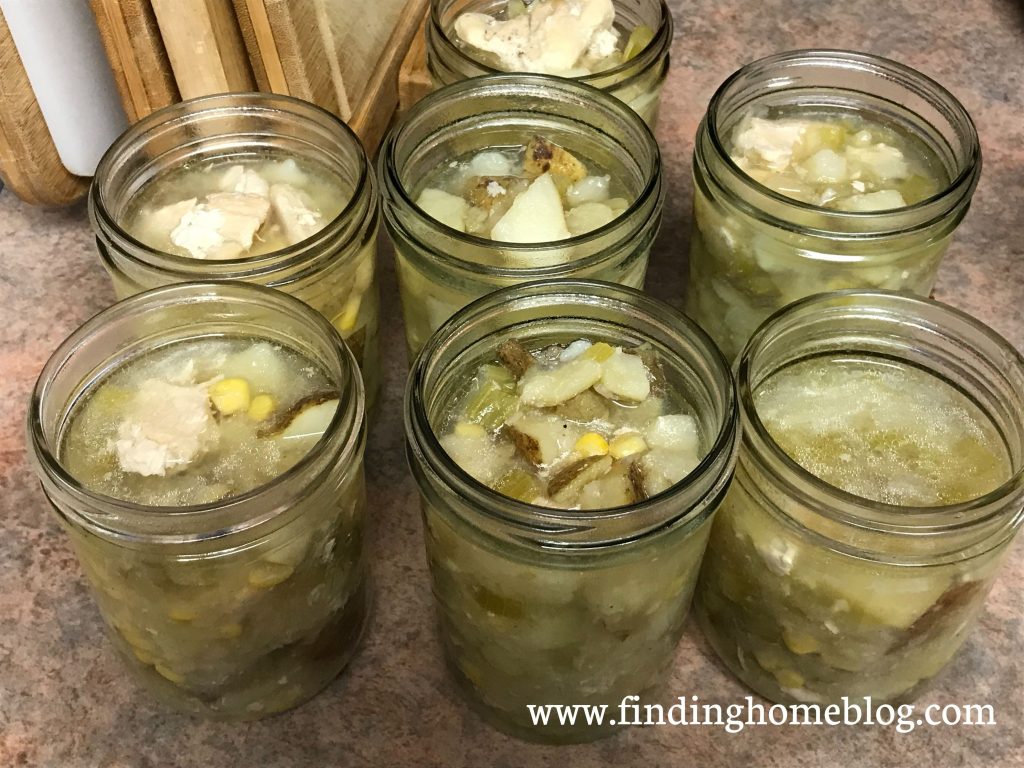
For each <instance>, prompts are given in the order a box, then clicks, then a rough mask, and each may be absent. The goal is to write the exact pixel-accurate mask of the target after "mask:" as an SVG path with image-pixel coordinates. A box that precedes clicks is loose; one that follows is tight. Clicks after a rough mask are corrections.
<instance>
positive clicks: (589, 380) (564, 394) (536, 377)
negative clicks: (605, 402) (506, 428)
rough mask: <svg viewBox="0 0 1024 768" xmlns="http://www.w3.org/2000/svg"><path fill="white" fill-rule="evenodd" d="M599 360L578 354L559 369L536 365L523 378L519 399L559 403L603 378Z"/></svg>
mask: <svg viewBox="0 0 1024 768" xmlns="http://www.w3.org/2000/svg"><path fill="white" fill-rule="evenodd" d="M602 373H603V369H602V367H601V364H600V363H597V362H594V361H593V360H588V359H586V358H582V357H578V358H576V359H574V360H570V361H569V362H568V363H565V364H563V365H560V366H558V367H557V368H547V369H545V368H539V367H537V366H534V367H533V368H531V369H530V370H529V371H527V372H526V375H524V376H523V378H522V391H521V393H520V399H521V400H522V402H523V403H525V404H526V405H535V406H540V407H546V406H552V405H560V404H561V403H564V402H565V401H566V400H570V399H571V398H573V397H576V395H578V394H580V393H581V392H585V391H586V390H588V389H590V388H591V387H592V386H594V385H595V384H597V382H598V381H600V380H601V375H602Z"/></svg>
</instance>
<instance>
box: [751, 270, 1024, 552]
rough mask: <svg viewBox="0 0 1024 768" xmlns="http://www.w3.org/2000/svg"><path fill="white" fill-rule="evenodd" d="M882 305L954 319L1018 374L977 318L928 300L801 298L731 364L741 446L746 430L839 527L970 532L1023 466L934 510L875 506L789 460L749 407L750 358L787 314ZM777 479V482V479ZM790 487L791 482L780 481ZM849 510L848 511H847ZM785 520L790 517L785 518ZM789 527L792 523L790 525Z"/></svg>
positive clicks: (1022, 479)
mask: <svg viewBox="0 0 1024 768" xmlns="http://www.w3.org/2000/svg"><path fill="white" fill-rule="evenodd" d="M879 300H885V301H889V302H897V303H899V304H901V305H903V308H904V310H905V313H906V314H916V313H915V309H917V308H921V307H928V308H932V309H939V310H940V311H942V312H943V313H944V314H946V315H947V316H949V317H953V318H956V319H958V320H960V321H962V322H964V323H965V324H967V325H969V326H970V327H971V329H972V330H973V331H974V332H977V333H980V334H982V335H984V336H985V337H987V338H988V340H989V341H991V342H992V343H994V344H995V345H997V346H998V347H1000V348H1001V349H1002V350H1003V352H1004V354H1006V355H1007V358H1006V361H1007V362H1008V363H1009V364H1010V365H1012V366H1014V367H1016V368H1018V369H1020V370H1021V371H1024V357H1022V356H1021V354H1020V353H1019V352H1017V350H1016V349H1014V347H1013V346H1012V345H1011V344H1010V343H1009V342H1008V341H1007V340H1006V339H1004V338H1003V337H1002V336H1000V335H999V334H998V333H996V331H994V330H993V329H991V328H989V327H988V326H987V325H985V324H984V323H982V322H981V321H980V320H978V319H977V318H975V317H973V316H971V315H969V314H967V313H966V312H963V311H962V310H959V309H956V308H955V307H952V306H950V305H948V304H944V303H943V302H939V301H935V300H934V299H926V298H922V297H918V296H910V295H908V294H904V293H901V292H899V291H888V290H869V291H868V290H860V289H847V290H841V291H833V292H830V293H819V294H813V295H811V296H807V297H805V298H802V299H798V300H797V301H794V302H792V303H791V304H788V305H787V306H785V307H783V308H782V309H779V310H777V311H776V312H775V313H773V314H772V315H771V316H770V317H769V318H768V319H767V320H765V321H764V322H763V323H762V324H761V326H760V327H759V328H758V329H757V330H756V331H755V332H754V334H753V335H752V336H751V337H750V340H749V341H748V342H747V344H746V346H745V347H744V348H743V351H742V352H741V353H740V356H739V357H738V358H737V361H736V366H735V370H736V380H737V389H738V396H739V408H740V410H741V411H742V414H743V421H744V425H743V430H744V441H745V442H746V441H747V440H748V434H747V433H748V430H749V432H750V433H751V434H752V436H753V437H755V438H756V439H757V441H758V450H761V449H762V448H763V449H766V450H767V451H768V453H769V454H770V456H771V458H772V459H773V460H774V461H777V462H779V463H781V464H782V466H784V467H785V469H786V472H787V473H788V474H790V475H791V476H792V477H794V478H795V479H796V483H797V484H799V486H800V490H798V491H797V492H798V493H799V495H801V496H804V495H806V494H805V493H804V491H803V490H802V489H804V488H806V489H810V491H811V492H816V493H820V494H822V495H824V496H825V497H827V498H828V499H830V500H833V501H835V502H837V503H838V505H839V506H841V507H842V509H836V508H833V507H832V506H831V505H821V504H816V505H815V506H814V509H815V512H816V513H818V514H823V515H825V516H828V517H832V518H834V519H836V520H838V521H839V522H841V523H844V524H847V525H850V526H853V527H859V528H864V527H870V528H874V529H877V530H885V531H889V532H892V533H903V534H911V535H921V534H928V533H948V532H954V531H961V530H964V529H969V528H974V527H976V526H978V525H981V524H984V523H986V522H989V521H991V520H992V519H993V518H995V517H998V516H999V515H1000V514H1001V512H1000V510H998V509H995V508H994V506H995V505H997V504H998V502H1000V501H1002V500H1004V499H1006V498H1008V497H1010V496H1012V495H1013V494H1015V493H1019V492H1020V491H1021V489H1022V488H1024V464H1022V465H1021V466H1020V467H1018V468H1017V469H1016V470H1015V471H1014V472H1013V473H1012V474H1011V475H1010V477H1009V478H1008V479H1007V480H1005V481H1004V482H1003V483H1002V484H1000V485H999V486H998V487H996V488H994V489H992V490H991V491H989V492H987V493H985V494H983V495H981V496H977V497H975V498H973V499H968V500H966V501H962V502H958V503H956V504H942V505H935V506H927V507H919V506H903V505H899V504H889V503H886V502H882V501H875V500H873V499H868V498H866V497H863V496H858V495H857V494H855V493H850V492H849V491H846V490H843V489H842V488H839V487H838V486H835V485H832V484H831V483H828V482H826V481H825V480H823V479H821V478H820V477H818V476H817V475H815V474H814V473H812V472H811V471H809V470H807V469H805V468H804V467H803V466H802V465H801V464H799V463H798V462H797V461H795V460H794V459H793V458H791V457H790V456H789V454H788V453H786V451H784V450H783V449H782V447H781V446H780V445H779V444H778V443H777V442H776V441H775V439H774V438H773V437H772V435H771V433H770V432H769V431H768V429H767V427H766V426H765V424H764V422H763V421H762V420H761V418H760V416H759V415H758V413H757V408H756V407H755V404H754V393H755V387H754V386H753V382H752V378H753V375H752V374H753V372H752V370H751V368H752V364H751V361H752V358H754V356H755V355H756V354H757V353H758V351H759V350H760V349H761V348H762V347H763V345H764V343H765V340H766V339H767V338H769V337H770V336H771V335H773V333H774V331H775V330H776V329H777V328H778V327H779V326H780V325H781V324H782V323H783V322H784V321H785V320H786V319H787V318H788V317H790V316H791V315H793V314H795V313H797V312H799V311H801V310H806V309H809V308H814V307H817V306H820V307H822V308H824V307H827V306H830V305H835V306H839V305H842V304H843V303H847V304H849V305H851V306H852V302H859V305H858V306H861V307H864V308H868V309H870V308H871V307H872V306H877V304H876V305H872V304H871V302H872V301H875V302H877V301H879ZM777 479H781V478H778V477H777ZM786 485H787V486H790V487H792V486H793V485H794V484H793V483H792V482H786ZM851 510H852V511H851ZM786 517H787V519H790V520H792V517H791V516H789V515H786ZM794 522H795V521H794Z"/></svg>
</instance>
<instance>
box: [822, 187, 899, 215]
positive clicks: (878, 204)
mask: <svg viewBox="0 0 1024 768" xmlns="http://www.w3.org/2000/svg"><path fill="white" fill-rule="evenodd" d="M906 205H907V203H906V201H905V200H904V199H903V195H901V194H900V193H899V192H898V191H896V190H895V189H882V190H879V191H878V192H865V193H864V194H862V195H850V196H849V197H846V198H843V199H842V200H839V201H838V202H837V203H836V207H837V208H838V209H839V210H841V211H853V212H856V213H870V212H872V211H891V210H894V209H896V208H905V207H906Z"/></svg>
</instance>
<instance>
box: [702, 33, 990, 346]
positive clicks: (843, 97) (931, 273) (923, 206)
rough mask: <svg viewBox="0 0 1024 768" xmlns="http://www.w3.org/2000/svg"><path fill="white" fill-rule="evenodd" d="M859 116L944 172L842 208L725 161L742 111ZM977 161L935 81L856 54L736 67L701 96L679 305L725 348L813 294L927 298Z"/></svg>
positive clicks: (807, 55) (963, 209)
mask: <svg viewBox="0 0 1024 768" xmlns="http://www.w3.org/2000/svg"><path fill="white" fill-rule="evenodd" d="M795 107H799V108H800V109H801V110H804V109H807V110H815V111H820V112H821V113H822V114H829V115H831V114H835V115H845V116H862V117H867V118H869V119H871V120H875V121H877V122H879V123H881V124H882V125H886V126H891V127H894V128H896V129H898V130H900V131H903V132H905V133H906V134H908V135H909V136H911V137H914V138H915V139H917V140H920V141H921V142H923V144H924V146H926V147H927V148H928V149H929V150H930V151H932V152H934V153H935V155H936V156H937V158H938V161H939V162H940V163H941V165H942V167H943V170H944V171H945V173H946V175H947V178H948V179H949V180H950V181H949V183H948V185H946V186H945V187H944V188H942V189H941V191H939V192H938V193H937V194H935V195H934V196H932V197H930V198H927V199H924V200H922V201H921V202H919V203H917V204H916V205H911V206H907V207H904V208H896V209H890V210H886V211H881V212H860V213H855V212H846V211H839V210H833V209H830V208H823V207H819V206H815V205H811V204H808V203H803V202H800V201H798V200H795V199H792V198H790V197H786V196H784V195H782V194H780V193H778V192H776V191H773V190H771V189H769V188H768V187H767V186H763V185H762V184H760V183H758V182H757V181H755V180H754V179H753V178H752V177H751V176H749V175H748V174H747V173H746V172H744V171H743V170H741V169H740V167H739V166H738V165H737V164H736V163H735V162H734V161H733V160H732V159H731V158H730V156H729V152H728V150H727V148H726V147H727V142H728V137H729V136H731V135H732V134H733V131H734V130H735V129H736V127H737V126H738V125H739V123H740V121H741V120H742V119H743V118H744V116H745V115H747V114H748V113H750V112H751V110H758V111H762V112H764V113H766V114H767V116H769V117H772V116H773V115H779V114H782V115H784V114H786V112H787V110H792V109H793V108H795ZM980 172H981V149H980V147H979V145H978V136H977V133H976V132H975V129H974V125H973V124H972V122H971V119H970V117H969V116H968V114H967V112H966V110H964V108H963V106H961V105H960V103H959V102H958V101H957V100H956V98H954V97H953V95H952V94H950V93H949V92H948V91H947V90H946V89H945V88H943V87H942V86H941V85H939V84H938V83H936V82H934V81H933V80H931V79H929V78H927V77H925V76H924V75H922V74H921V73H920V72H916V71H915V70H913V69H910V68H908V67H905V66H903V65H901V64H898V63H896V62H893V61H888V60H886V59H883V58H880V57H877V56H870V55H867V54H862V53H849V52H842V51H795V52H791V53H783V54H779V55H776V56H770V57H768V58H765V59H761V60H759V61H755V62H753V63H751V64H748V65H747V66H745V67H743V68H742V69H740V70H739V71H738V72H736V73H735V74H733V75H732V76H731V77H730V78H729V79H728V80H726V81H725V82H724V83H723V84H722V86H721V87H720V88H719V89H718V91H717V92H716V93H715V95H714V96H713V97H712V99H711V102H710V104H709V105H708V111H707V114H706V115H705V117H704V120H703V121H702V122H701V124H700V127H699V128H698V130H697V138H696V142H695V145H694V154H693V175H694V214H693V217H694V226H693V234H692V238H691V241H690V256H689V263H690V278H689V284H688V291H687V297H686V311H687V314H689V315H690V316H691V317H692V318H694V319H695V320H696V321H697V322H698V323H699V324H700V325H702V326H703V327H704V329H705V330H707V331H708V332H709V333H710V334H711V336H712V338H714V339H715V341H716V342H717V343H718V344H719V346H720V347H721V348H722V351H723V352H725V354H726V356H727V357H728V358H729V359H733V358H735V356H736V355H737V354H738V352H739V351H740V349H742V347H743V344H744V343H745V342H746V340H747V339H748V338H749V337H750V335H751V334H752V333H753V332H754V330H755V329H756V328H757V326H758V325H760V323H761V322H762V321H763V320H765V319H766V318H767V317H768V315H770V314H771V313H772V312H774V311H775V310H777V309H780V308H781V307H783V306H785V305H786V304H789V303H790V302H792V301H794V300H795V299H798V298H801V297H804V296H808V295H811V294H814V293H819V292H822V291H831V290H839V289H849V288H867V289H870V288H882V289H889V290H903V291H909V292H912V293H916V294H921V295H928V293H929V292H930V291H931V289H932V286H933V285H934V283H935V276H936V272H937V270H938V267H939V262H940V260H941V259H942V256H943V254H944V253H945V252H946V249H947V247H948V246H949V243H950V239H951V238H952V235H953V231H954V230H955V229H956V228H957V226H958V225H959V224H960V222H961V220H962V219H963V217H964V215H965V214H966V213H967V208H968V206H969V205H970V202H971V195H972V194H973V192H974V188H975V186H976V185H977V182H978V176H979V174H980Z"/></svg>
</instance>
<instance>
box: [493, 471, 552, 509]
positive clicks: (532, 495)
mask: <svg viewBox="0 0 1024 768" xmlns="http://www.w3.org/2000/svg"><path fill="white" fill-rule="evenodd" d="M494 490H496V491H497V492H498V493H500V494H502V495H503V496H508V497H509V498H512V499H518V500H519V501H525V502H526V503H527V504H529V503H530V502H532V501H533V500H534V499H536V498H537V497H538V496H540V495H541V491H542V489H541V487H540V483H539V482H538V481H537V478H536V477H534V476H533V475H532V474H530V473H529V472H527V471H526V470H523V469H513V470H511V471H510V472H508V473H507V474H506V475H504V476H503V477H502V478H501V479H500V480H499V481H498V482H497V483H495V484H494Z"/></svg>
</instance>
